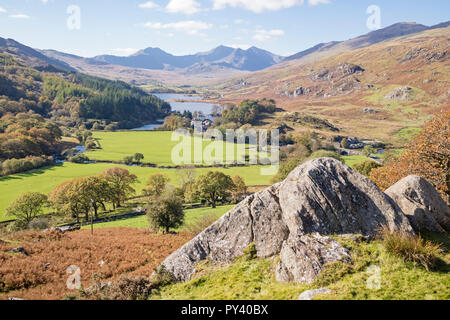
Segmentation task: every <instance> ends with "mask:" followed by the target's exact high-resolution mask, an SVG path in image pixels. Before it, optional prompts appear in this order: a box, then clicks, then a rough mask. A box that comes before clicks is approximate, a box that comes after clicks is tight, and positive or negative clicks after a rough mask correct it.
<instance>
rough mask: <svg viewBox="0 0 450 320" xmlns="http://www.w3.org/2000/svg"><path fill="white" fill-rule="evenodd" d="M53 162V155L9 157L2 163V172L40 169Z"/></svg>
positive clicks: (11, 172) (5, 173)
mask: <svg viewBox="0 0 450 320" xmlns="http://www.w3.org/2000/svg"><path fill="white" fill-rule="evenodd" d="M51 164H53V158H52V157H33V156H30V157H26V158H23V159H8V160H5V161H4V162H3V163H2V165H1V174H2V175H9V174H15V173H21V172H25V171H29V170H33V169H38V168H41V167H45V166H48V165H51Z"/></svg>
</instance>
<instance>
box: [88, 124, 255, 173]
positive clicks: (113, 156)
mask: <svg viewBox="0 0 450 320" xmlns="http://www.w3.org/2000/svg"><path fill="white" fill-rule="evenodd" d="M93 137H94V138H95V139H96V140H97V142H98V143H99V145H100V147H101V149H98V150H93V151H89V152H86V153H85V154H86V156H88V157H89V158H90V159H93V160H97V161H123V159H124V158H125V157H127V156H132V155H134V154H136V153H142V154H143V155H144V160H143V161H142V162H143V163H151V164H155V165H157V166H175V165H177V163H174V162H173V161H172V150H174V148H175V147H176V146H177V145H179V144H180V142H181V141H183V140H182V139H183V138H185V137H183V136H181V137H180V136H176V137H175V141H172V132H168V131H118V132H105V131H97V132H94V133H93ZM200 140H201V139H200V138H193V137H191V138H190V144H191V157H190V163H194V156H195V153H194V147H196V145H201V146H202V150H203V151H204V152H203V153H204V159H203V161H201V162H200V163H199V164H213V163H214V162H217V161H220V162H222V160H224V159H225V157H226V155H227V149H228V148H232V149H231V150H234V153H233V154H234V156H233V157H232V158H233V159H234V160H242V158H240V159H237V156H236V155H237V154H238V150H239V149H238V148H239V147H242V148H243V149H244V152H245V155H248V154H249V146H248V145H238V144H230V143H223V157H222V156H220V155H217V157H216V156H215V155H214V153H212V152H213V151H211V152H208V149H209V148H211V149H212V148H215V147H218V146H219V144H218V142H215V141H213V142H211V141H206V140H204V141H200ZM186 141H188V143H189V138H188V139H187V140H186ZM230 145H231V146H230ZM241 152H242V151H241ZM211 153H212V154H211ZM177 154H178V153H177ZM188 164H189V163H188Z"/></svg>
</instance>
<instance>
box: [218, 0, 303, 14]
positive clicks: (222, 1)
mask: <svg viewBox="0 0 450 320" xmlns="http://www.w3.org/2000/svg"><path fill="white" fill-rule="evenodd" d="M213 1H214V6H213V8H214V9H216V10H220V9H224V8H226V7H227V6H230V7H232V8H237V7H240V8H244V9H247V10H250V11H253V12H256V13H261V12H263V11H275V10H280V9H286V8H291V7H293V6H298V5H302V4H303V2H304V0H213Z"/></svg>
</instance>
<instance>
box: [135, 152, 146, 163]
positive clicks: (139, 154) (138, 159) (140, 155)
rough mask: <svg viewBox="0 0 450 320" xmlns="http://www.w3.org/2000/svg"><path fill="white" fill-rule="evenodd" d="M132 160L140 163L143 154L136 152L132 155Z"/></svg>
mask: <svg viewBox="0 0 450 320" xmlns="http://www.w3.org/2000/svg"><path fill="white" fill-rule="evenodd" d="M134 160H136V162H137V163H141V161H142V160H144V155H143V154H142V153H136V154H135V155H134Z"/></svg>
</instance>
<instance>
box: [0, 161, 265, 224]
mask: <svg viewBox="0 0 450 320" xmlns="http://www.w3.org/2000/svg"><path fill="white" fill-rule="evenodd" d="M112 167H122V168H126V169H128V170H129V171H130V172H132V173H133V174H135V175H137V176H138V178H139V183H138V184H136V185H135V189H136V191H137V192H138V193H141V191H142V189H143V187H144V186H145V182H146V181H147V179H148V176H150V175H151V174H155V173H162V174H165V175H167V177H169V178H170V179H171V183H172V184H175V185H176V184H177V183H178V181H179V174H180V170H178V169H161V168H146V167H133V166H124V165H114V164H109V163H95V164H75V163H69V162H66V163H64V164H63V165H59V166H53V167H49V168H44V169H37V170H32V171H28V172H26V173H22V174H15V175H10V176H7V177H2V178H0V221H4V220H9V219H8V217H6V216H5V209H6V208H7V207H8V205H9V204H10V203H11V202H12V201H13V200H14V199H15V198H17V197H18V196H19V195H20V194H22V193H24V192H27V191H38V192H42V193H48V192H50V191H51V190H52V189H54V188H55V187H56V186H57V185H58V184H60V183H62V182H64V181H67V180H71V179H74V178H79V177H86V176H90V175H94V174H99V173H101V172H103V171H104V170H106V169H108V168H112ZM261 168H263V167H262V166H249V167H231V168H198V169H196V173H197V175H200V174H204V173H206V172H208V171H211V170H213V171H221V172H224V173H225V174H227V175H230V176H234V175H240V176H241V177H243V178H244V180H245V182H246V184H247V185H248V186H260V185H269V184H270V179H271V177H272V176H265V175H261V172H260V169H261Z"/></svg>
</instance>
